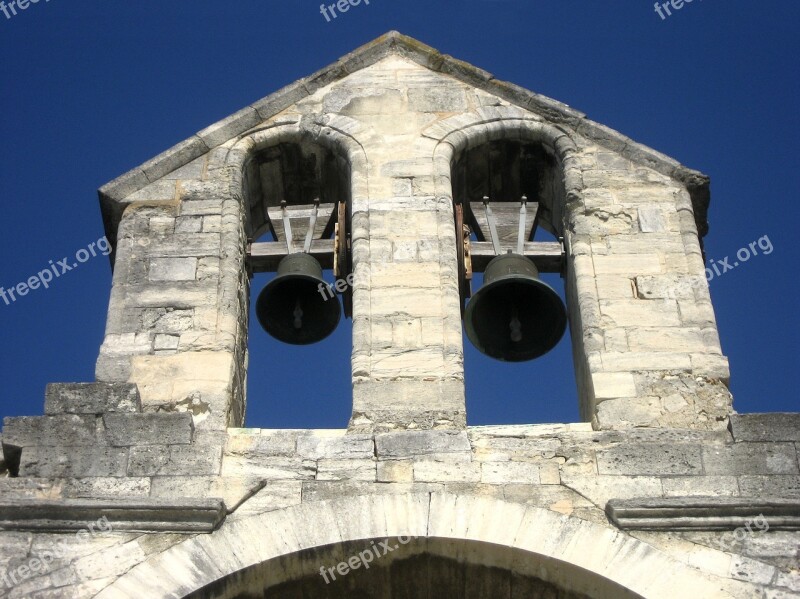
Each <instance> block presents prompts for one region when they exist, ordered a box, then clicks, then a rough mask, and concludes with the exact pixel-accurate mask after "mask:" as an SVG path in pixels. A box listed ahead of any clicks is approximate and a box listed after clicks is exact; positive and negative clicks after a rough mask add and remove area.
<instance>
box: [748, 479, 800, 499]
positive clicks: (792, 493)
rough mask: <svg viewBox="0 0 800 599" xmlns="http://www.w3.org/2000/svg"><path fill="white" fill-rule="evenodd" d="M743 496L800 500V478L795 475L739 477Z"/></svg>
mask: <svg viewBox="0 0 800 599" xmlns="http://www.w3.org/2000/svg"><path fill="white" fill-rule="evenodd" d="M739 489H740V490H741V492H742V495H749V496H751V497H763V496H765V495H769V496H771V497H798V498H800V476H794V475H778V476H776V475H771V476H767V475H763V474H761V475H744V476H740V477H739Z"/></svg>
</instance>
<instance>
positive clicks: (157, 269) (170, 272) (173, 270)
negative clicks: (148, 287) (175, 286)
mask: <svg viewBox="0 0 800 599" xmlns="http://www.w3.org/2000/svg"><path fill="white" fill-rule="evenodd" d="M149 272H150V280H151V281H153V282H157V281H194V279H195V275H196V274H197V258H152V259H151V260H150V270H149Z"/></svg>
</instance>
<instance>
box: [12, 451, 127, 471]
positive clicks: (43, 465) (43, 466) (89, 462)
mask: <svg viewBox="0 0 800 599" xmlns="http://www.w3.org/2000/svg"><path fill="white" fill-rule="evenodd" d="M127 465H128V448H126V447H97V446H95V447H28V448H25V449H24V450H23V452H22V459H21V461H20V468H19V474H20V476H33V477H41V478H86V477H92V476H103V477H109V476H125V474H126V468H127ZM131 474H133V475H134V476H136V474H134V473H131Z"/></svg>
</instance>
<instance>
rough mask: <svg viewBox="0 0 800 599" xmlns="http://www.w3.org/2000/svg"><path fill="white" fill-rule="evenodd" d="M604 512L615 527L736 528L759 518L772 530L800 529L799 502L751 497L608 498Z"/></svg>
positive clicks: (653, 528) (652, 528) (650, 528)
mask: <svg viewBox="0 0 800 599" xmlns="http://www.w3.org/2000/svg"><path fill="white" fill-rule="evenodd" d="M606 513H607V514H608V517H609V519H610V520H611V521H612V522H613V523H614V524H615V525H616V526H618V527H619V528H635V529H641V530H658V529H672V530H692V529H700V530H725V529H729V530H731V529H736V528H739V527H743V526H745V524H750V525H751V526H752V523H753V522H754V521H755V520H756V519H758V518H762V519H765V520H766V521H767V522H769V526H770V528H772V529H774V530H779V529H784V530H798V529H800V502H798V501H793V500H790V499H776V498H768V497H767V498H753V497H668V498H636V499H612V500H611V501H609V502H608V505H607V507H606Z"/></svg>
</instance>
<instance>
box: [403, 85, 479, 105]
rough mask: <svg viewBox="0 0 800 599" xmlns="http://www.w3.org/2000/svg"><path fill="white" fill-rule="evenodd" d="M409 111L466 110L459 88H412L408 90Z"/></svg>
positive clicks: (462, 93) (465, 102) (454, 86)
mask: <svg viewBox="0 0 800 599" xmlns="http://www.w3.org/2000/svg"><path fill="white" fill-rule="evenodd" d="M408 105H409V109H411V110H414V111H417V112H461V111H463V110H466V108H467V100H466V96H465V95H464V89H463V88H462V87H461V86H456V85H452V86H443V85H441V82H440V83H439V85H437V86H435V87H412V88H410V89H409V90H408Z"/></svg>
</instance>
